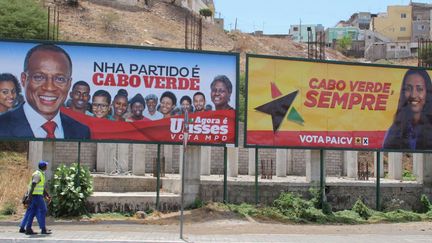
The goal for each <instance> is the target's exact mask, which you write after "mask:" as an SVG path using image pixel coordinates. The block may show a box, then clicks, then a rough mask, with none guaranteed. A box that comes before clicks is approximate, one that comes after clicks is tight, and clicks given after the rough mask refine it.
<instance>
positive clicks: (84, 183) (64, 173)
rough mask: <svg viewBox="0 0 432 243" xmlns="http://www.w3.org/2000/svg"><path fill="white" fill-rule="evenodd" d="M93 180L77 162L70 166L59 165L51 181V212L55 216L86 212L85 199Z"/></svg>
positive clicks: (90, 190)
mask: <svg viewBox="0 0 432 243" xmlns="http://www.w3.org/2000/svg"><path fill="white" fill-rule="evenodd" d="M92 184H93V182H92V178H91V175H90V171H89V170H88V168H87V167H85V166H80V170H79V175H78V164H76V163H74V164H72V165H71V166H70V167H67V166H65V165H63V164H62V165H60V166H59V167H58V168H57V169H56V171H55V174H54V178H53V180H52V182H51V192H52V203H51V204H50V210H51V213H52V214H53V215H54V216H56V217H60V216H79V215H83V214H85V213H87V210H86V208H85V203H86V199H87V198H88V197H89V196H90V195H91V194H92V192H93V185H92Z"/></svg>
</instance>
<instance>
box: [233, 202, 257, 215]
mask: <svg viewBox="0 0 432 243" xmlns="http://www.w3.org/2000/svg"><path fill="white" fill-rule="evenodd" d="M228 206H229V209H230V210H231V211H233V212H235V213H238V214H240V215H242V216H247V215H249V216H255V215H256V214H257V212H258V210H257V209H256V208H255V206H252V205H250V204H247V203H242V204H240V205H234V204H230V205H228Z"/></svg>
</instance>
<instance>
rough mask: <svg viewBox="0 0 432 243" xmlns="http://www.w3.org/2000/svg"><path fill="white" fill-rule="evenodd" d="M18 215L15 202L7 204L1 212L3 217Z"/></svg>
mask: <svg viewBox="0 0 432 243" xmlns="http://www.w3.org/2000/svg"><path fill="white" fill-rule="evenodd" d="M16 213H17V207H16V205H15V204H14V203H13V202H5V203H4V204H3V207H2V209H1V210H0V214H1V215H13V214H16Z"/></svg>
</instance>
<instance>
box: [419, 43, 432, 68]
mask: <svg viewBox="0 0 432 243" xmlns="http://www.w3.org/2000/svg"><path fill="white" fill-rule="evenodd" d="M418 56H419V57H420V59H421V60H422V61H423V63H424V64H426V66H427V67H430V66H432V45H431V44H428V45H425V46H423V48H419V53H418Z"/></svg>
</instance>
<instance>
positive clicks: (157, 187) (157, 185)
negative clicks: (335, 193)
mask: <svg viewBox="0 0 432 243" xmlns="http://www.w3.org/2000/svg"><path fill="white" fill-rule="evenodd" d="M160 149H161V145H160V143H159V144H158V145H157V161H156V173H157V175H156V210H159V203H160V202H159V201H160V195H159V194H160V171H161V166H160ZM153 168H154V167H153Z"/></svg>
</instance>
